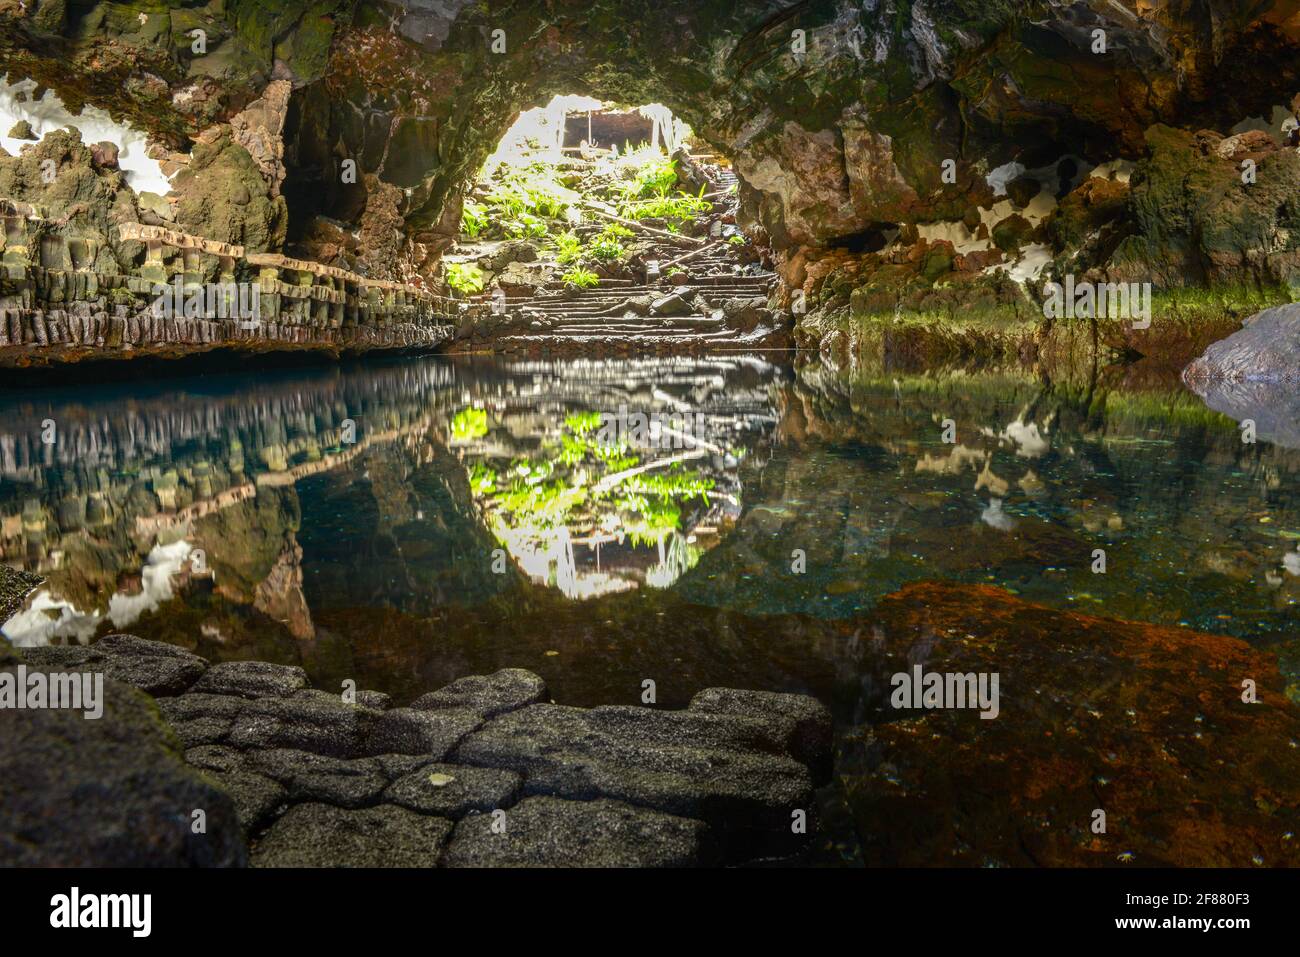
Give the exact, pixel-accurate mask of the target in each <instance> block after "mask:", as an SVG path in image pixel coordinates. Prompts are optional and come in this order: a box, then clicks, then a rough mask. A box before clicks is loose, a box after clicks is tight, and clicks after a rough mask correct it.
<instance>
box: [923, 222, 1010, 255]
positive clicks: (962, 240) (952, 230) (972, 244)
mask: <svg viewBox="0 0 1300 957" xmlns="http://www.w3.org/2000/svg"><path fill="white" fill-rule="evenodd" d="M916 233H917V235H918V236H920V237H921V238H922V239H924V240H926V241H927V242H931V243H932V242H935V241H936V240H940V239H942V240H946V241H947V242H950V243H952V248H953V250H954V251H955V252H958V253H961V254H963V255H964V254H966V253H976V252H983V251H984V250H986V249H992V248H993V243H992V242H991V241H990V240H987V239H978V238H976V236H975V234H974V233H972V232H971V231H970V230H969V229H967V228H966V224H965V223H963V222H961V221H960V220H954V221H952V222H947V223H917V224H916Z"/></svg>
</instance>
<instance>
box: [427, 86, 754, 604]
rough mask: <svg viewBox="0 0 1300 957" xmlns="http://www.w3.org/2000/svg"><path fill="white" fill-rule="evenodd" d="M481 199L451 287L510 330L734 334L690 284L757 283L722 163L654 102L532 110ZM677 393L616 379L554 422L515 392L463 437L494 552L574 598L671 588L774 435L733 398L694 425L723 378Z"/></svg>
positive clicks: (583, 100) (558, 103) (462, 428)
mask: <svg viewBox="0 0 1300 957" xmlns="http://www.w3.org/2000/svg"><path fill="white" fill-rule="evenodd" d="M470 197H471V198H470V199H469V201H467V202H466V203H465V206H464V217H463V221H462V226H461V236H460V242H459V243H458V245H457V247H456V248H455V249H453V250H452V251H451V252H450V253H449V254H448V255H447V256H446V257H445V258H444V262H445V264H446V280H447V283H448V285H449V286H450V287H451V288H452V289H453V290H455V292H456V294H459V295H462V296H464V297H465V298H466V299H467V300H468V301H470V302H474V301H476V300H477V301H488V302H491V304H492V311H493V312H494V313H496V314H498V315H499V316H500V317H501V319H502V321H503V322H511V321H515V318H516V317H517V316H521V315H525V314H535V316H536V318H534V319H531V320H528V321H529V322H540V323H542V324H544V325H545V324H549V325H551V326H553V325H554V324H555V323H560V324H562V325H563V327H564V328H566V329H568V330H570V331H573V332H574V334H580V333H583V332H587V331H589V332H590V333H591V334H592V335H593V336H594V335H597V334H601V335H607V334H609V333H610V331H611V330H613V331H627V332H631V333H632V334H636V332H637V331H638V330H639V329H640V328H641V325H642V324H643V323H646V322H649V323H653V324H654V325H655V326H659V325H660V324H671V323H681V324H686V323H694V324H696V325H698V324H700V323H703V324H705V325H709V324H719V323H720V322H721V321H722V312H723V309H722V308H721V306H722V303H720V302H719V301H718V300H717V299H716V298H715V297H711V296H708V295H703V294H700V293H698V292H692V291H691V289H690V285H689V283H690V281H691V280H692V279H700V280H703V279H706V278H707V279H712V280H718V281H720V283H721V284H720V285H717V284H715V285H714V286H712V287H710V288H712V289H714V290H716V291H718V292H721V293H728V292H733V291H737V290H733V289H732V288H731V284H732V283H733V282H734V281H737V280H739V279H740V278H741V277H743V276H744V275H745V274H746V273H751V274H752V273H755V272H756V271H757V269H758V268H759V267H758V263H757V256H756V254H755V252H754V250H753V249H752V247H751V246H750V245H749V243H748V242H747V240H746V239H745V237H744V235H743V234H742V233H741V231H740V230H739V228H738V227H737V226H736V224H735V203H736V188H735V181H734V178H733V177H732V176H731V174H730V171H729V169H728V168H727V165H726V163H725V161H724V160H721V159H720V158H719V157H717V156H714V155H713V154H711V153H709V152H708V151H707V150H706V149H705V148H703V147H702V146H701V145H700V144H698V143H696V142H695V140H694V139H693V136H692V132H691V129H690V127H689V126H688V125H687V124H686V123H684V122H683V121H682V120H680V119H679V118H677V117H675V116H674V115H673V114H672V112H671V111H670V110H669V109H668V108H667V107H665V106H663V105H662V104H658V103H652V104H648V105H643V106H636V107H625V106H619V105H613V104H607V103H602V102H601V101H599V100H596V99H593V98H591V97H585V96H557V97H555V98H554V99H553V100H552V101H551V102H550V103H548V104H547V105H546V106H543V107H539V108H537V109H531V110H527V111H525V112H523V113H521V114H520V116H519V118H518V120H517V121H516V122H515V123H514V125H513V126H511V128H510V130H509V131H508V132H507V133H506V135H505V136H504V137H503V138H502V140H501V143H500V145H499V147H498V148H497V149H496V151H495V152H494V153H493V154H492V155H491V156H490V157H489V158H488V160H487V162H486V163H485V164H484V165H483V168H482V170H481V172H480V174H479V177H478V180H477V182H476V183H475V185H474V187H473V189H472V190H471V193H470ZM584 297H588V298H584ZM597 378H599V377H597ZM680 386H681V388H680V392H681V394H680V395H676V396H675V395H672V394H670V392H671V387H670V388H668V389H665V388H664V386H663V380H661V381H659V382H657V383H656V382H652V381H650V380H646V381H645V382H639V381H635V377H629V376H622V377H614V379H612V380H608V381H604V382H602V385H601V388H600V389H596V390H594V391H592V390H590V389H587V390H581V392H580V393H579V394H574V395H568V396H562V397H558V398H557V401H558V403H559V406H558V408H557V410H556V411H557V414H554V415H547V416H538V415H537V414H536V409H535V407H534V406H535V403H530V404H528V405H527V406H519V405H518V403H517V402H516V401H515V400H516V399H517V398H518V397H513V396H506V395H503V396H500V397H499V398H497V399H496V400H495V401H493V400H488V401H487V402H480V404H478V405H474V406H470V407H467V408H465V409H464V410H462V411H461V412H460V413H459V414H458V415H457V416H456V418H455V419H454V420H453V429H452V446H453V448H454V449H455V450H456V451H457V453H458V454H459V455H460V456H461V458H462V460H463V461H465V463H466V465H467V467H468V468H469V471H470V476H471V485H472V488H473V491H474V494H475V497H476V499H477V500H478V502H479V505H480V507H481V508H482V509H483V510H484V512H485V514H486V516H487V518H488V522H489V524H490V527H491V528H492V531H493V533H494V535H495V536H496V538H497V540H498V541H499V542H500V543H501V545H502V546H503V547H504V548H505V549H506V551H508V552H509V554H510V555H511V556H512V557H513V559H514V560H515V562H516V563H517V564H518V565H519V567H520V568H522V569H523V570H524V571H525V572H526V573H527V574H528V575H529V576H530V577H531V578H532V579H533V580H534V581H537V582H539V583H543V584H547V585H550V586H553V587H556V588H558V589H560V590H561V591H563V592H564V593H565V594H566V595H569V596H570V597H575V598H576V597H590V596H594V595H599V594H605V593H608V592H613V591H624V590H628V589H632V588H637V587H640V586H642V585H648V586H651V587H666V586H668V585H670V584H672V582H674V581H675V580H676V579H677V578H678V577H679V576H681V575H682V574H683V573H684V572H685V571H687V570H688V569H689V568H691V567H693V566H694V565H695V563H696V562H697V561H698V560H699V556H700V554H701V553H702V551H704V550H705V549H707V548H710V547H712V546H713V545H714V544H716V543H717V542H718V541H719V540H720V535H721V533H722V532H723V531H724V530H725V529H726V528H727V527H729V526H730V525H731V523H732V522H734V520H735V517H736V515H737V514H738V513H739V498H738V496H739V490H740V483H739V480H738V474H737V471H738V466H739V463H740V461H741V459H742V458H743V457H744V454H745V448H744V445H745V441H746V439H747V438H752V435H753V434H754V431H755V429H757V428H758V427H759V426H760V425H761V423H759V422H757V421H749V420H748V419H747V417H746V416H744V415H737V414H736V412H735V409H734V407H733V406H727V408H726V409H725V410H722V403H721V400H723V399H724V398H725V397H724V396H722V395H720V394H719V395H718V396H717V398H718V399H719V400H720V404H719V411H718V412H717V414H710V413H709V412H707V411H705V412H701V413H694V412H693V413H692V414H690V415H687V414H685V411H684V410H686V409H688V408H694V409H699V408H701V402H703V403H705V407H706V408H707V400H708V397H709V396H710V395H712V394H714V393H719V392H720V389H719V386H720V381H715V379H714V377H710V376H707V375H706V376H703V377H696V378H694V379H691V380H689V381H687V380H683V381H681V382H680ZM602 391H603V393H604V394H603V395H602V394H599V393H600V392H602ZM534 398H536V397H534ZM687 400H691V401H687ZM612 409H617V410H618V412H617V414H615V413H612V412H609V411H604V412H601V411H597V410H612Z"/></svg>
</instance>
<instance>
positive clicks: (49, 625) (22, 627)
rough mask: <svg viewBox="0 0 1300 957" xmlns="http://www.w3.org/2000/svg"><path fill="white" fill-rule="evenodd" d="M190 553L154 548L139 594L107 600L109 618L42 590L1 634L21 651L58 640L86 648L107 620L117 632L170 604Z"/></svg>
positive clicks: (181, 545)
mask: <svg viewBox="0 0 1300 957" xmlns="http://www.w3.org/2000/svg"><path fill="white" fill-rule="evenodd" d="M191 551H192V549H191V546H190V544H189V542H186V541H179V542H175V543H173V544H171V545H155V546H154V547H153V549H152V550H151V551H150V552H149V557H148V558H147V559H145V564H144V567H143V568H142V569H141V570H140V579H141V588H140V592H139V594H135V595H128V594H125V593H123V592H114V594H113V596H112V597H111V598H109V600H108V614H107V616H105V615H104V614H102V613H101V612H98V611H89V612H86V611H81V610H80V609H78V608H77V607H76V606H75V605H73V604H72V603H71V602H69V601H66V600H64V599H62V598H55V597H54V596H53V595H51V594H50V592H49V591H48V590H46V589H41V591H39V592H37V594H36V596H35V597H34V598H33V599H32V601H31V604H30V605H29V606H28V607H27V608H26V609H25V610H24V611H21V612H19V613H18V614H16V615H14V616H13V617H12V618H10V619H9V620H8V621H7V622H5V623H4V627H3V629H0V633H3V634H4V636H5V637H6V638H8V639H9V640H10V641H11V642H13V644H14V645H15V646H17V647H19V648H34V647H39V646H41V645H48V644H51V643H52V642H54V641H55V640H56V639H62V640H63V641H64V642H66V641H68V640H69V639H74V640H75V642H76V643H77V644H85V643H86V642H88V641H89V640H90V639H91V637H92V636H93V635H94V634H95V631H96V630H97V629H98V628H99V625H100V623H101V622H102V621H103V620H104V618H105V617H107V618H108V620H109V621H110V622H112V624H113V627H114V628H127V627H129V626H131V625H133V624H135V622H136V621H137V620H138V619H139V618H140V616H141V615H143V614H146V613H147V612H151V611H154V610H155V609H157V608H158V606H159V605H161V604H162V603H163V602H165V601H170V600H171V598H172V595H173V592H172V578H173V577H174V576H175V575H177V574H178V573H179V572H180V571H181V569H182V568H183V567H184V566H185V563H186V561H188V560H189V557H190V552H191ZM56 612H57V614H53V613H56Z"/></svg>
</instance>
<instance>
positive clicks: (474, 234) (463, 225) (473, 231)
mask: <svg viewBox="0 0 1300 957" xmlns="http://www.w3.org/2000/svg"><path fill="white" fill-rule="evenodd" d="M487 224H488V219H487V207H486V206H484V205H483V204H482V203H466V204H465V208H464V209H463V210H462V211H461V218H460V231H461V232H462V233H464V234H465V235H466V236H468V237H469V238H470V239H476V238H478V235H479V234H480V233H482V232H483V229H484V227H486V226H487Z"/></svg>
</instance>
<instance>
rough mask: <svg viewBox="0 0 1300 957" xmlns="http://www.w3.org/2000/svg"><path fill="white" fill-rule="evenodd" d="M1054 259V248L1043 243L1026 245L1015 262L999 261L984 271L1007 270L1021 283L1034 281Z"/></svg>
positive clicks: (1009, 274)
mask: <svg viewBox="0 0 1300 957" xmlns="http://www.w3.org/2000/svg"><path fill="white" fill-rule="evenodd" d="M1051 261H1052V250H1051V248H1050V247H1048V246H1045V245H1043V244H1041V243H1035V244H1033V245H1031V246H1026V247H1024V249H1022V250H1021V253H1020V259H1019V260H1017V261H1016V262H1014V263H997V264H996V265H993V266H989V267H987V268H986V269H985V270H984V272H986V273H988V272H1005V273H1006V274H1007V275H1008V276H1010V277H1011V278H1012V279H1014V280H1015V281H1016V282H1019V283H1026V282H1033V281H1034V280H1035V279H1037V278H1038V277H1039V276H1041V275H1042V274H1043V270H1044V269H1046V268H1047V267H1048V265H1049V264H1050V263H1051Z"/></svg>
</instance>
